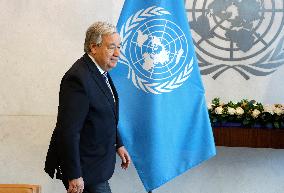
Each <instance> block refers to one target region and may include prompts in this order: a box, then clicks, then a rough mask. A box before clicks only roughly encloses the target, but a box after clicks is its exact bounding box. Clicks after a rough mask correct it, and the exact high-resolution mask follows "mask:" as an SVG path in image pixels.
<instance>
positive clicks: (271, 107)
mask: <svg viewBox="0 0 284 193" xmlns="http://www.w3.org/2000/svg"><path fill="white" fill-rule="evenodd" d="M263 112H266V113H270V114H271V115H273V114H274V105H264V106H263Z"/></svg>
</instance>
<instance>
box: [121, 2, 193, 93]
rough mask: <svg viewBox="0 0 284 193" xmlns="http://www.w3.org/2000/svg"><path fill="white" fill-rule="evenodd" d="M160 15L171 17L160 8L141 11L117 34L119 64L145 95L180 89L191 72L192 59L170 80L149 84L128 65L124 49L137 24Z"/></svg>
mask: <svg viewBox="0 0 284 193" xmlns="http://www.w3.org/2000/svg"><path fill="white" fill-rule="evenodd" d="M161 15H171V13H170V12H168V11H166V10H165V9H164V8H162V7H157V6H152V7H149V8H147V9H141V10H139V11H138V12H137V13H136V14H133V15H131V16H130V17H129V18H128V19H127V21H126V23H124V24H123V25H122V27H121V30H120V32H119V34H120V37H121V39H122V42H123V43H122V46H121V55H120V63H122V64H125V65H127V66H128V76H127V77H128V79H130V78H131V80H132V82H133V84H134V86H135V87H136V88H138V89H141V90H143V91H144V92H146V93H149V92H150V93H152V94H162V93H165V92H171V91H172V90H173V89H176V88H178V87H180V86H181V85H182V84H183V83H184V82H185V81H186V80H187V79H188V78H189V77H190V74H191V72H192V70H193V57H192V58H191V61H190V62H189V64H187V65H186V66H185V68H184V71H182V72H180V73H179V74H178V75H176V76H175V77H174V78H173V79H172V80H168V81H165V82H154V83H150V82H148V81H147V80H145V79H142V78H140V77H139V76H137V75H136V73H135V71H134V70H133V68H132V67H131V65H130V62H129V60H128V59H127V56H126V48H127V45H128V42H129V36H130V34H131V33H132V32H133V30H134V28H135V27H136V26H138V25H139V22H141V21H144V20H145V19H148V18H151V17H155V16H161Z"/></svg>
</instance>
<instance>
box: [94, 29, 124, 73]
mask: <svg viewBox="0 0 284 193" xmlns="http://www.w3.org/2000/svg"><path fill="white" fill-rule="evenodd" d="M91 54H92V55H93V57H94V59H95V60H96V62H97V63H98V65H99V66H100V67H101V68H102V69H103V70H104V71H109V70H111V69H112V68H114V67H115V66H116V63H117V61H118V57H119V54H120V37H119V34H118V33H113V34H110V35H103V36H102V43H101V45H100V46H98V45H95V44H93V45H92V46H91Z"/></svg>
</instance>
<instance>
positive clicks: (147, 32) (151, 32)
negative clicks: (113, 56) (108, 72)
mask: <svg viewBox="0 0 284 193" xmlns="http://www.w3.org/2000/svg"><path fill="white" fill-rule="evenodd" d="M170 15H171V13H170V12H168V11H167V10H166V9H164V8H162V7H158V6H152V7H148V8H145V9H142V10H139V11H137V12H136V13H134V14H133V15H131V16H129V18H128V19H127V21H126V22H125V23H124V24H123V25H122V27H121V29H120V32H119V33H120V36H121V39H122V47H121V55H120V63H122V64H125V65H127V66H128V68H129V72H128V79H130V80H131V81H132V83H133V84H134V86H135V87H137V88H138V89H140V90H142V91H144V92H147V93H152V94H162V93H166V92H172V91H173V90H175V89H176V88H178V87H180V86H181V85H182V84H183V83H184V82H185V81H186V80H187V79H188V78H189V76H190V74H191V72H192V70H193V60H194V58H193V54H189V50H188V49H189V46H188V40H187V36H186V35H185V33H184V32H183V30H182V28H181V27H180V26H179V25H178V24H176V23H175V22H173V21H172V20H171V19H169V18H171V17H170ZM166 16H168V17H166Z"/></svg>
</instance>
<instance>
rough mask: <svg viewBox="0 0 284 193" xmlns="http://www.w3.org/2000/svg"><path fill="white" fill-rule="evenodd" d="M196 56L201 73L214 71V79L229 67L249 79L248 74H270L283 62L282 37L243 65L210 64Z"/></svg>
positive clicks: (283, 39) (283, 45) (283, 48)
mask: <svg viewBox="0 0 284 193" xmlns="http://www.w3.org/2000/svg"><path fill="white" fill-rule="evenodd" d="M197 58H198V60H199V66H200V67H201V68H202V67H203V68H206V69H202V70H200V72H201V74H202V75H207V74H211V73H213V72H215V71H218V72H216V73H215V74H214V75H213V77H212V78H213V79H214V80H215V79H216V78H218V76H220V75H221V74H222V73H223V72H225V71H226V70H229V69H234V70H236V71H237V72H239V73H240V74H241V75H242V76H243V77H244V78H245V79H246V80H248V79H250V77H249V74H252V75H255V76H266V75H269V74H272V73H273V72H275V71H276V70H277V68H278V67H280V66H281V65H283V64H284V37H282V38H281V39H280V41H279V43H278V44H277V46H276V48H275V49H272V50H271V51H269V52H268V53H267V54H266V55H264V56H263V57H262V58H261V59H259V60H258V61H257V62H255V63H252V64H248V65H243V64H238V65H233V66H231V65H227V64H216V65H214V64H212V63H208V62H207V61H205V60H204V59H203V58H202V57H201V56H200V55H198V54H197Z"/></svg>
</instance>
